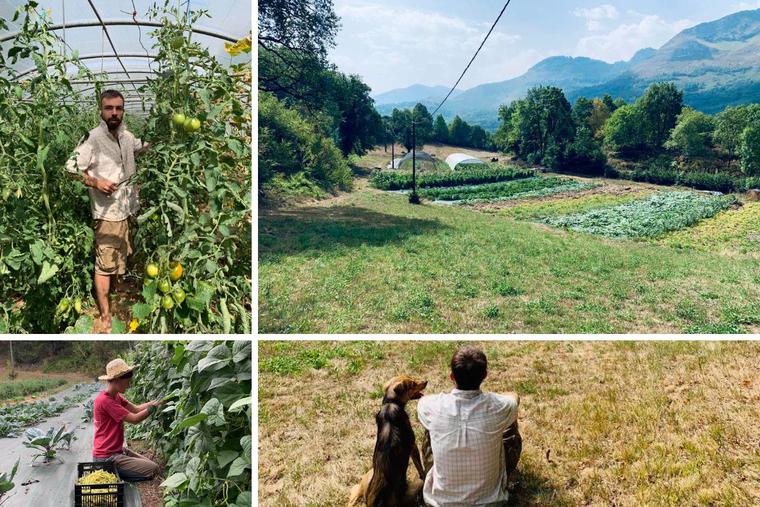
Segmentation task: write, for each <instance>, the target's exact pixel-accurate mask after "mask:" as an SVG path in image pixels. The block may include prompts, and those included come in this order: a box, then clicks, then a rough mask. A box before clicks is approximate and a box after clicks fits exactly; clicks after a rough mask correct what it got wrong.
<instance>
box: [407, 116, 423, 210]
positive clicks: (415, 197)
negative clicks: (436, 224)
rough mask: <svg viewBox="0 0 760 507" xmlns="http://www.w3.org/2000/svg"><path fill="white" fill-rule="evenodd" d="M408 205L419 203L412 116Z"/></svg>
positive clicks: (415, 143) (415, 140) (415, 135)
mask: <svg viewBox="0 0 760 507" xmlns="http://www.w3.org/2000/svg"><path fill="white" fill-rule="evenodd" d="M409 203H410V204H419V203H420V196H419V195H418V194H417V133H416V129H415V122H414V115H412V193H411V194H409Z"/></svg>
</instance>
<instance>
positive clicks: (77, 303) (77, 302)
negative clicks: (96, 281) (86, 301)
mask: <svg viewBox="0 0 760 507" xmlns="http://www.w3.org/2000/svg"><path fill="white" fill-rule="evenodd" d="M74 311H76V312H77V313H82V300H81V299H80V298H76V299H75V300H74Z"/></svg>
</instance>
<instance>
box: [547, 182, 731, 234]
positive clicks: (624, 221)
mask: <svg viewBox="0 0 760 507" xmlns="http://www.w3.org/2000/svg"><path fill="white" fill-rule="evenodd" d="M734 202H736V198H735V197H734V196H732V195H728V196H709V195H703V194H698V193H695V192H661V193H658V194H654V195H652V196H650V197H648V198H646V199H643V200H638V201H634V202H630V203H626V204H621V205H619V206H615V207H612V208H604V209H595V210H591V211H587V212H584V213H576V214H572V215H564V216H558V217H549V218H546V219H545V220H544V222H545V223H547V224H550V225H553V226H556V227H565V228H568V229H572V230H574V231H580V232H588V233H591V234H598V235H601V236H610V237H615V238H636V237H655V236H659V235H660V234H663V233H665V232H669V231H674V230H677V229H683V228H684V227H688V226H690V225H692V224H694V223H696V222H697V221H699V220H701V219H703V218H708V217H712V216H714V215H715V214H716V213H718V212H719V211H720V210H722V209H725V208H727V207H728V206H730V205H731V204H733V203H734Z"/></svg>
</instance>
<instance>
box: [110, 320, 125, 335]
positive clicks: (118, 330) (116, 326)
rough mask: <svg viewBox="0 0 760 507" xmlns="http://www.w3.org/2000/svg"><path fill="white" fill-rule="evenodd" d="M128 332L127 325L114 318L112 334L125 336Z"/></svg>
mask: <svg viewBox="0 0 760 507" xmlns="http://www.w3.org/2000/svg"><path fill="white" fill-rule="evenodd" d="M126 332H127V325H126V324H125V323H124V321H123V320H121V319H119V318H116V317H114V318H113V320H111V334H125V333H126Z"/></svg>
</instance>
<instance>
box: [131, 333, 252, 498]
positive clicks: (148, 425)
mask: <svg viewBox="0 0 760 507" xmlns="http://www.w3.org/2000/svg"><path fill="white" fill-rule="evenodd" d="M134 361H135V362H137V363H139V364H140V367H139V368H138V370H137V372H136V374H135V383H134V384H133V386H132V387H131V388H130V390H129V391H128V393H127V397H128V398H130V399H132V400H133V401H134V402H135V403H143V402H146V401H148V400H153V399H163V400H166V401H167V403H166V406H165V407H164V408H163V409H162V410H161V411H160V412H157V413H155V414H154V415H153V416H152V417H150V418H149V419H147V420H146V421H145V422H144V423H143V424H141V425H139V426H133V427H130V429H129V431H130V432H131V435H130V436H131V438H142V439H147V440H148V441H150V442H151V443H152V444H153V445H155V446H156V448H157V449H158V450H159V452H160V453H161V454H162V455H163V457H164V459H165V460H166V474H167V479H166V480H165V481H164V483H163V486H164V488H165V489H164V501H165V505H167V506H168V507H177V506H179V505H230V504H233V503H235V502H237V503H238V504H242V503H244V502H245V501H246V500H247V499H249V498H250V491H251V469H252V463H251V448H252V445H253V442H252V440H251V414H252V411H253V410H254V409H253V407H252V406H251V343H250V341H247V340H246V341H214V342H210V341H192V342H189V341H184V342H178V341H174V342H142V343H141V344H140V346H139V347H138V350H137V355H136V357H135V358H134Z"/></svg>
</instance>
